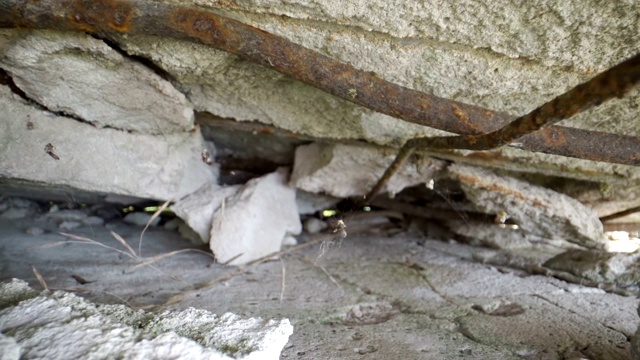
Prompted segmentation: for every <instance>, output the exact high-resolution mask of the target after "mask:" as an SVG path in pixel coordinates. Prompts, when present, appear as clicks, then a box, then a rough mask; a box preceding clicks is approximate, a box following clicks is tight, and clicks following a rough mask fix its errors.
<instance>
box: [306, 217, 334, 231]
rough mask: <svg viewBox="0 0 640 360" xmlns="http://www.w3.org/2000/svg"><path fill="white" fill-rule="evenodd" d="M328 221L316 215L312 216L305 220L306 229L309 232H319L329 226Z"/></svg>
mask: <svg viewBox="0 0 640 360" xmlns="http://www.w3.org/2000/svg"><path fill="white" fill-rule="evenodd" d="M327 226H328V225H327V223H326V222H324V221H322V220H320V219H318V218H314V217H310V218H308V219H306V220H305V221H304V231H306V232H308V233H309V234H317V233H319V232H320V231H322V230H324V229H326V228H327Z"/></svg>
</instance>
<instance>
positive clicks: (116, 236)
mask: <svg viewBox="0 0 640 360" xmlns="http://www.w3.org/2000/svg"><path fill="white" fill-rule="evenodd" d="M110 232H111V236H113V238H114V239H116V240H117V241H118V242H119V243H120V244H122V246H124V248H125V249H127V250H128V251H129V253H131V256H133V257H134V258H137V259H139V258H140V256H138V254H136V252H135V250H133V248H131V246H129V244H128V243H127V242H126V241H125V240H124V239H123V238H122V236H120V235H119V234H118V233H116V232H115V231H113V230H111V231H110Z"/></svg>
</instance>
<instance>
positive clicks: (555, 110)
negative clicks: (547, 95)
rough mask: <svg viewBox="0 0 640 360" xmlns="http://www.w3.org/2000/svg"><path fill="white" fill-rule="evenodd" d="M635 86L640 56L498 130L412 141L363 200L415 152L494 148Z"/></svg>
mask: <svg viewBox="0 0 640 360" xmlns="http://www.w3.org/2000/svg"><path fill="white" fill-rule="evenodd" d="M638 83H640V55H636V56H634V57H632V58H631V59H628V60H626V61H624V62H622V63H620V64H618V65H616V66H614V67H612V68H610V69H608V70H606V71H604V72H602V73H601V74H598V75H597V76H596V77H594V78H593V79H591V80H589V81H587V82H585V83H583V84H580V85H578V86H576V87H574V88H573V89H571V90H569V91H567V92H565V93H564V94H562V95H560V96H558V97H556V98H554V99H553V100H551V101H549V102H547V103H545V104H543V105H542V106H540V107H538V108H536V109H534V110H533V111H531V112H530V113H528V114H525V115H523V116H520V117H519V118H517V119H515V120H514V121H512V122H510V123H509V124H507V125H505V126H503V127H502V128H500V129H498V130H495V131H492V132H488V133H486V134H480V135H461V136H438V137H424V138H415V139H411V140H409V141H407V142H406V143H405V144H404V146H402V148H401V149H400V151H399V152H398V155H396V158H395V159H394V160H393V162H392V163H391V165H389V167H388V168H387V169H386V170H385V172H384V174H383V175H382V177H381V178H380V179H379V180H378V182H377V183H376V184H375V185H374V186H373V188H372V189H371V191H370V192H369V193H368V194H367V195H366V199H371V198H373V197H374V196H376V195H377V194H378V193H379V192H380V191H381V190H382V188H383V187H384V186H385V185H386V184H387V182H388V181H389V180H390V179H391V177H392V176H393V175H394V174H395V173H396V172H398V170H400V168H401V167H402V166H403V165H404V163H405V162H406V161H407V159H408V158H409V157H410V156H411V155H412V154H413V152H414V151H415V150H417V149H432V150H433V149H435V150H437V149H440V150H448V149H465V150H491V149H495V148H498V147H501V146H504V145H507V144H510V143H511V142H513V141H515V140H517V139H519V138H521V137H523V136H525V135H528V134H531V133H533V132H536V131H538V130H540V129H542V128H543V127H545V126H549V125H551V124H555V123H557V122H558V121H561V120H564V119H568V118H570V117H572V116H574V115H576V114H578V113H580V112H583V111H586V110H588V109H590V108H592V107H594V106H598V105H600V104H602V103H604V102H605V101H607V100H610V99H612V98H614V97H618V98H620V97H622V96H624V95H625V94H626V93H628V92H629V91H630V90H631V89H633V88H635V86H636V85H638Z"/></svg>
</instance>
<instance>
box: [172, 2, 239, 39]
mask: <svg viewBox="0 0 640 360" xmlns="http://www.w3.org/2000/svg"><path fill="white" fill-rule="evenodd" d="M169 23H170V25H171V26H172V27H173V28H174V29H177V30H179V31H181V32H183V33H184V34H187V35H188V36H191V37H193V38H196V39H199V40H200V41H201V42H203V43H211V42H224V41H225V40H226V37H227V34H226V31H225V28H224V27H223V26H222V25H221V24H220V21H219V19H218V16H216V15H215V14H212V13H207V12H203V11H201V10H194V9H188V8H187V9H175V10H173V11H171V12H170V13H169Z"/></svg>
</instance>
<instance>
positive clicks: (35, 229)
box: [25, 226, 44, 236]
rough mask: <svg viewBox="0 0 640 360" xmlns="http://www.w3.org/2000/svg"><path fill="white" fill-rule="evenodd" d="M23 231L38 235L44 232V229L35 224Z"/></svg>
mask: <svg viewBox="0 0 640 360" xmlns="http://www.w3.org/2000/svg"><path fill="white" fill-rule="evenodd" d="M25 233H27V234H29V235H33V236H38V235H42V234H44V230H43V229H42V228H39V227H37V226H32V227H30V228H28V229H27V230H25Z"/></svg>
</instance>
